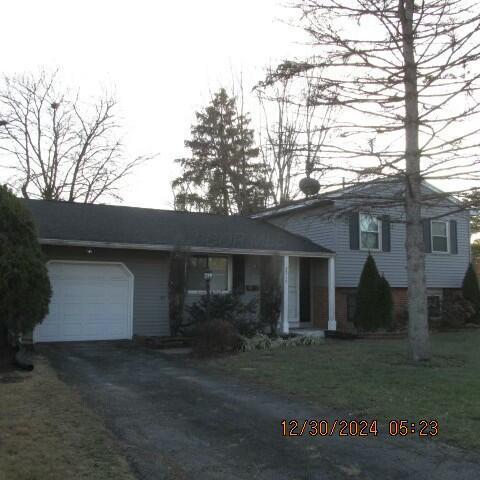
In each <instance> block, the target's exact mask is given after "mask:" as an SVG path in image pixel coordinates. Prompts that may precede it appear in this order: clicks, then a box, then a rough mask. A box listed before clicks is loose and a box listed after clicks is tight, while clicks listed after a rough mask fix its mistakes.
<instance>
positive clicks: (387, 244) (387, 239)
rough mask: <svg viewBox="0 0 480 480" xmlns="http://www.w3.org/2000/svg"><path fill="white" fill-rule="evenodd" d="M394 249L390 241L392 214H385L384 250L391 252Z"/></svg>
mask: <svg viewBox="0 0 480 480" xmlns="http://www.w3.org/2000/svg"><path fill="white" fill-rule="evenodd" d="M391 249H392V247H391V241H390V216H389V215H384V216H383V217H382V250H383V251H384V252H390V250H391Z"/></svg>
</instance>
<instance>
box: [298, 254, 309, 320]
mask: <svg viewBox="0 0 480 480" xmlns="http://www.w3.org/2000/svg"><path fill="white" fill-rule="evenodd" d="M299 293H300V323H303V324H305V323H309V322H310V320H311V308H310V259H309V258H301V259H300V292H299Z"/></svg>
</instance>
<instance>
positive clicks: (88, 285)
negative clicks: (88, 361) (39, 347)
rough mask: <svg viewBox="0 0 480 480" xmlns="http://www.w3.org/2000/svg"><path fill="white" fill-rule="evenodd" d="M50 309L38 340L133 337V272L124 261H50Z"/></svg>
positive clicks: (38, 328) (35, 334)
mask: <svg viewBox="0 0 480 480" xmlns="http://www.w3.org/2000/svg"><path fill="white" fill-rule="evenodd" d="M48 271H49V275H50V281H51V284H52V290H53V295H52V300H51V302H50V312H49V314H48V316H47V317H46V318H45V319H44V320H43V322H42V323H41V324H40V325H38V326H37V327H36V328H35V330H34V341H35V342H65V341H83V340H120V339H131V338H132V308H133V275H132V273H131V272H130V271H129V270H128V269H127V267H126V266H125V265H123V264H122V263H103V262H68V261H50V262H49V263H48Z"/></svg>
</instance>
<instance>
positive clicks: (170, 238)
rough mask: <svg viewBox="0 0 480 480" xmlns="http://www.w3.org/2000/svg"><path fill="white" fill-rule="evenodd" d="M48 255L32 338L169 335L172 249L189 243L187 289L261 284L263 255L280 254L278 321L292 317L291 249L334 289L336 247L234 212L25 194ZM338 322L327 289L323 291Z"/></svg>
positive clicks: (250, 289)
mask: <svg viewBox="0 0 480 480" xmlns="http://www.w3.org/2000/svg"><path fill="white" fill-rule="evenodd" d="M24 203H25V205H26V207H27V208H28V209H29V210H30V212H31V213H32V216H33V219H34V221H35V223H36V226H37V230H38V235H39V241H40V243H41V245H42V248H43V250H44V252H45V254H46V256H47V258H48V265H47V266H48V270H49V274H50V279H51V283H52V287H53V296H52V300H51V303H50V312H49V315H48V316H47V317H46V318H45V319H44V321H43V322H42V323H41V324H40V325H39V326H38V327H36V328H35V330H34V332H33V340H34V341H35V342H50V341H69V340H70V341H74V340H111V339H129V338H132V336H133V335H145V336H157V335H158V336H163V335H169V334H170V329H169V318H168V275H169V257H170V252H171V251H172V250H174V249H175V248H178V247H188V249H189V255H190V260H191V261H190V264H189V274H188V286H187V287H188V298H187V301H190V302H191V301H194V300H195V299H196V298H199V297H200V295H202V294H203V293H205V289H206V284H205V280H204V276H203V275H204V272H205V270H206V269H207V268H208V269H209V270H210V271H212V273H213V277H212V280H211V290H212V292H228V291H232V290H235V291H236V292H237V293H238V294H239V295H241V296H242V297H244V298H246V299H251V298H252V297H254V296H258V294H259V286H260V262H261V259H262V257H264V256H266V255H267V256H272V255H276V256H280V257H281V258H282V265H283V276H282V278H283V279H284V280H283V279H282V281H283V283H284V285H285V288H284V295H283V302H282V320H281V325H282V329H283V331H288V329H289V323H291V324H292V325H293V324H294V323H295V322H296V320H297V310H298V292H299V290H298V284H297V282H298V273H297V270H295V269H296V268H297V267H296V265H297V264H296V263H295V262H292V267H290V270H289V265H290V262H289V259H290V258H295V259H299V258H302V259H306V260H308V262H309V264H310V265H311V271H312V276H313V278H314V279H315V280H314V281H315V282H316V283H318V284H319V285H325V286H328V285H330V291H331V292H334V284H333V282H334V280H335V275H334V258H335V254H334V253H333V252H332V251H331V250H329V249H326V248H324V247H322V246H321V245H318V244H317V243H315V242H312V241H311V240H309V239H306V238H304V237H301V236H299V235H296V234H293V233H290V232H287V231H286V230H283V229H281V228H279V227H277V226H275V225H273V224H270V223H268V222H264V221H262V220H255V219H251V218H246V217H240V216H231V217H226V216H221V215H211V214H204V213H187V212H174V211H166V210H153V209H146V208H132V207H124V206H109V205H91V204H80V203H69V202H55V201H45V200H24ZM327 302H328V307H327V309H329V310H328V311H329V315H330V317H329V320H330V323H329V328H331V329H335V328H336V325H335V311H334V308H335V302H334V297H333V293H332V295H331V296H330V297H329V299H328V300H327Z"/></svg>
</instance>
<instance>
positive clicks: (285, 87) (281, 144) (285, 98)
mask: <svg viewBox="0 0 480 480" xmlns="http://www.w3.org/2000/svg"><path fill="white" fill-rule="evenodd" d="M271 77H272V72H270V74H269V76H268V78H271ZM277 78H278V81H277V82H274V83H272V82H269V81H267V82H262V83H260V84H259V85H258V86H257V87H256V90H257V95H258V99H259V102H260V106H261V108H262V111H263V119H264V120H263V122H264V128H263V131H261V137H262V136H263V138H261V153H262V158H263V161H264V164H265V166H266V169H267V171H268V172H269V175H270V183H271V185H272V191H271V195H270V196H271V197H272V201H273V204H274V205H281V204H283V203H285V202H288V201H289V200H293V199H294V198H295V197H297V196H298V195H299V193H300V191H299V189H298V182H297V181H296V180H297V179H298V177H300V176H306V177H307V178H310V177H311V176H315V177H316V178H317V179H318V178H319V177H322V176H323V173H324V169H323V167H322V163H321V158H320V157H321V153H322V149H323V147H324V145H325V142H326V141H327V139H328V137H329V135H330V133H331V130H332V126H333V118H334V110H335V108H334V106H333V105H323V106H322V107H321V108H320V107H319V106H318V105H317V103H316V90H317V86H316V80H315V78H314V77H313V76H312V75H310V74H308V73H307V74H306V75H305V78H302V79H300V81H295V80H298V79H293V78H292V77H288V76H285V77H277ZM271 119H273V121H272V120H271Z"/></svg>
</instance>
